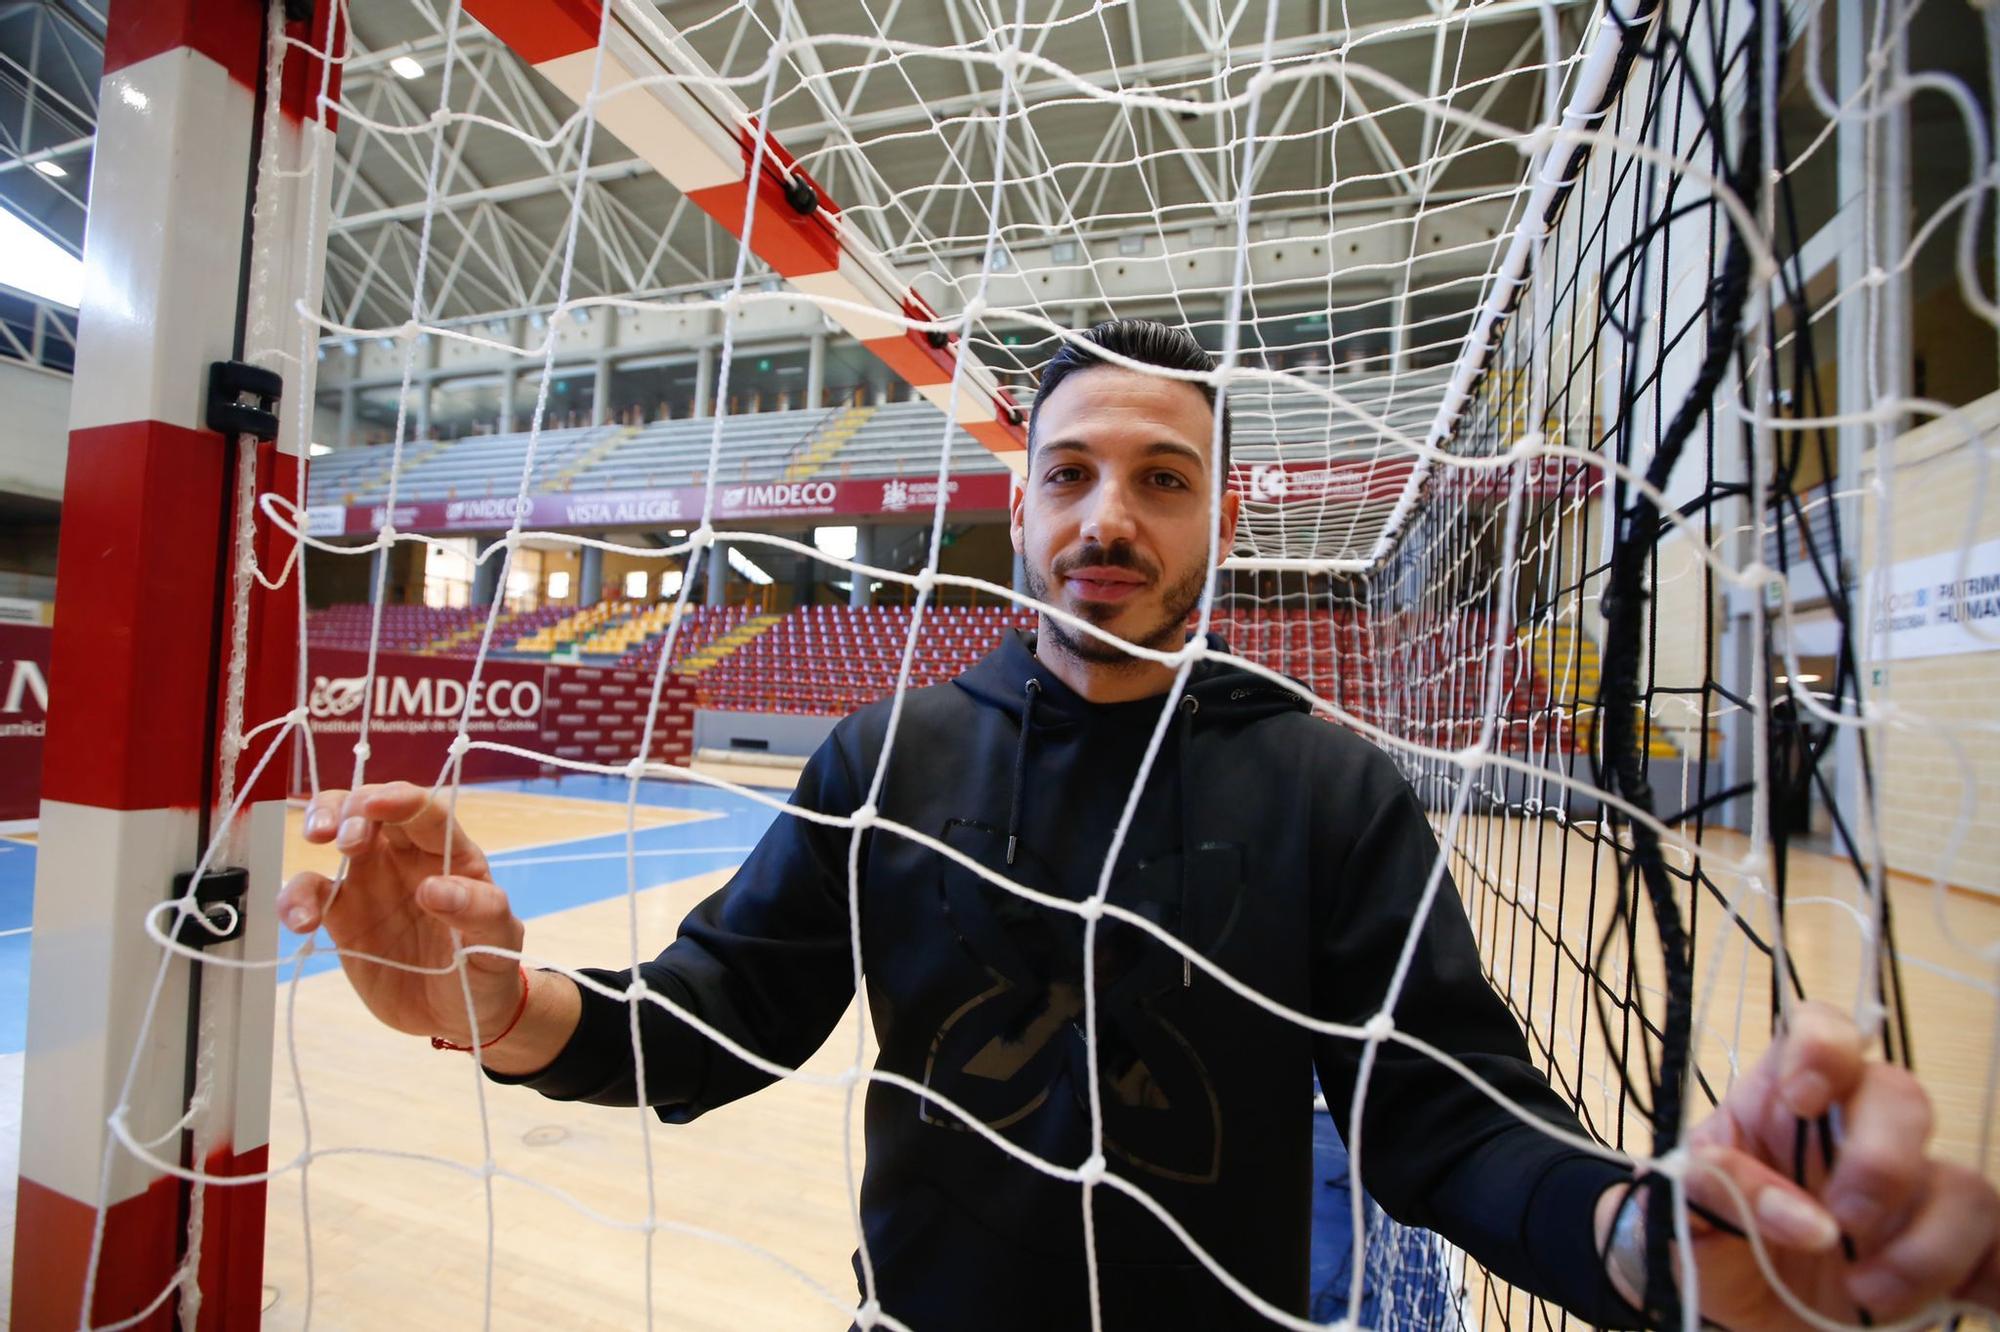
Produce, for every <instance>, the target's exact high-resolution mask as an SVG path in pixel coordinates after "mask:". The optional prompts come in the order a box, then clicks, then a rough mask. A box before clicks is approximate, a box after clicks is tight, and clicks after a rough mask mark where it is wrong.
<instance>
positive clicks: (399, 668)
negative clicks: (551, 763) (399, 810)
mask: <svg viewBox="0 0 2000 1332" xmlns="http://www.w3.org/2000/svg"><path fill="white" fill-rule="evenodd" d="M310 662H311V670H312V695H311V698H310V701H309V704H308V710H309V711H310V713H311V714H312V726H313V742H314V744H315V746H316V747H317V749H318V752H319V765H320V780H321V782H323V783H325V784H327V785H339V784H341V783H344V782H345V781H346V780H347V778H348V774H349V773H350V772H352V770H353V767H352V765H353V752H352V746H353V742H354V741H355V740H356V739H358V738H359V736H360V733H361V712H362V704H363V703H364V701H366V702H369V703H370V705H371V711H370V717H369V723H368V750H369V758H368V768H367V776H368V778H369V780H371V781H398V780H400V781H412V782H422V783H430V782H433V781H436V780H437V778H438V775H439V774H440V773H442V772H443V771H444V763H445V758H446V756H447V754H449V752H450V747H451V740H452V737H453V736H455V735H457V734H458V727H459V718H460V716H461V715H462V714H464V713H465V712H466V711H467V710H468V708H469V709H470V718H471V719H470V722H469V723H468V725H467V727H466V734H467V735H468V736H469V737H470V738H471V739H473V740H475V741H490V742H497V743H500V744H506V745H515V746H518V747H519V748H522V749H531V750H534V751H535V752H536V753H537V754H547V755H550V756H552V757H555V758H563V759H576V760H581V761H583V762H586V763H623V762H625V761H627V760H628V759H630V758H631V757H632V756H633V755H634V754H636V753H638V752H639V742H640V740H641V739H642V738H643V736H644V733H645V711H646V700H647V698H648V697H650V696H651V693H652V683H653V682H652V680H651V678H650V677H649V676H647V675H646V674H645V673H644V672H641V671H622V670H603V669H596V668H593V667H588V666H554V665H549V664H546V663H543V662H520V661H503V660H488V661H487V663H486V666H485V668H484V669H483V670H482V671H481V672H480V676H479V682H478V684H477V685H476V686H475V685H473V684H472V659H471V658H469V657H426V656H418V655H416V654H413V653H403V652H383V653H378V654H377V655H376V658H375V678H374V683H373V685H372V687H371V685H370V683H369V680H368V677H367V674H366V671H367V667H368V656H367V654H366V653H363V652H353V651H345V650H338V649H328V648H315V649H313V650H312V653H311V655H310ZM371 690H372V692H371ZM468 696H469V701H468ZM693 708H694V700H693V691H692V690H691V689H689V688H688V687H687V686H686V685H685V684H683V683H682V682H681V681H680V679H679V677H677V676H669V677H668V680H667V685H666V688H665V689H664V691H663V697H662V698H661V701H660V719H659V722H658V724H657V725H655V727H654V730H653V747H652V757H654V758H656V759H665V760H667V761H668V762H671V763H685V762H686V761H687V759H688V745H687V738H688V732H689V730H690V722H689V717H690V715H691V714H692V712H693ZM541 770H542V764H541V763H540V762H538V761H537V760H535V759H529V758H521V757H518V756H516V755H513V754H501V753H496V752H494V751H492V750H488V749H473V750H470V751H468V752H467V753H466V756H465V765H464V778H465V780H467V781H483V780H490V779H493V778H501V777H532V776H535V775H536V774H537V773H539V772H540V771H541Z"/></svg>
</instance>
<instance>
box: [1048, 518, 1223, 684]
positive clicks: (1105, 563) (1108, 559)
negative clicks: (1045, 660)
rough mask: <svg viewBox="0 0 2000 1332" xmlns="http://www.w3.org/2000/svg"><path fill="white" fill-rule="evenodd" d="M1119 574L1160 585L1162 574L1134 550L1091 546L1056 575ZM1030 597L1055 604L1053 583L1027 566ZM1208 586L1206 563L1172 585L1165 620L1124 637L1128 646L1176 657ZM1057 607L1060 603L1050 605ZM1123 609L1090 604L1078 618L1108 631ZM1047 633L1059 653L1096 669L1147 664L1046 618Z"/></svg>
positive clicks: (1163, 605) (1164, 601)
mask: <svg viewBox="0 0 2000 1332" xmlns="http://www.w3.org/2000/svg"><path fill="white" fill-rule="evenodd" d="M1091 568H1117V569H1130V570H1132V571H1133V572H1135V573H1139V574H1143V575H1145V576H1146V577H1148V578H1150V579H1151V580H1153V581H1154V582H1155V583H1158V582H1159V578H1160V571H1159V570H1158V569H1156V568H1154V567H1153V566H1152V564H1151V563H1150V562H1148V561H1146V560H1142V559H1141V558H1139V555H1138V553H1137V552H1135V551H1134V550H1133V549H1132V548H1131V547H1130V546H1129V545H1126V544H1124V543H1123V542H1120V543H1119V544H1117V545H1113V546H1108V547H1106V546H1087V547H1085V548H1084V550H1083V551H1082V552H1080V553H1078V554H1076V555H1070V556H1063V557H1060V558H1058V559H1056V560H1055V562H1054V563H1053V565H1052V566H1051V572H1052V573H1053V574H1056V575H1063V574H1069V573H1074V572H1075V571H1076V570H1078V569H1091ZM1026 573H1027V579H1026V581H1027V584H1028V594H1029V595H1030V596H1032V597H1033V598H1034V599H1035V600H1037V601H1042V602H1048V601H1049V580H1048V579H1047V578H1044V577H1043V576H1042V574H1041V572H1040V570H1038V569H1036V568H1035V567H1034V566H1033V565H1028V566H1027V570H1026ZM1207 584H1208V569H1207V567H1206V566H1205V565H1204V564H1203V563H1202V562H1200V561H1196V562H1195V564H1194V565H1193V566H1192V567H1191V568H1189V569H1188V570H1187V572H1186V573H1184V574H1182V575H1180V576H1179V577H1177V578H1175V579H1174V580H1173V581H1172V582H1171V583H1168V584H1166V585H1165V586H1164V587H1163V589H1162V591H1161V594H1160V618H1159V619H1158V620H1157V621H1155V622H1154V624H1153V627H1152V628H1151V629H1149V630H1147V631H1145V632H1143V633H1137V634H1120V635H1119V637H1120V638H1123V639H1124V640H1125V641H1126V642H1128V643H1132V644H1136V645H1137V646H1139V647H1143V648H1151V649H1153V650H1154V651H1157V652H1165V651H1170V650H1172V649H1175V648H1178V647H1180V645H1181V644H1182V643H1183V642H1185V641H1186V638H1187V621H1188V616H1189V615H1191V614H1192V613H1193V612H1194V608H1195V607H1196V606H1197V605H1198V604H1199V603H1200V601H1201V592H1202V589H1203V588H1204V587H1205V586H1207ZM1050 604H1054V603H1052V602H1051V603H1050ZM1124 609H1126V608H1125V607H1123V606H1117V605H1110V606H1107V605H1104V604H1102V603H1100V602H1088V601H1087V602H1084V603H1083V604H1082V605H1080V606H1078V607H1077V608H1076V610H1075V613H1076V614H1077V615H1079V616H1080V617H1082V618H1083V619H1086V620H1089V621H1090V622H1091V623H1092V624H1095V625H1099V626H1103V625H1104V624H1106V623H1107V622H1108V621H1110V620H1112V619H1114V618H1116V617H1117V615H1118V614H1119V612H1120V611H1122V610H1124ZM1042 628H1043V631H1044V632H1045V633H1046V634H1047V635H1048V637H1049V640H1050V641H1051V642H1052V643H1054V644H1055V645H1056V646H1057V647H1058V648H1061V649H1062V650H1063V651H1064V652H1067V653H1068V654H1069V655H1070V656H1072V657H1075V658H1077V659H1078V660H1079V661H1086V662H1089V663H1090V664H1091V665H1093V666H1129V667H1136V666H1140V665H1143V664H1145V663H1143V662H1141V661H1140V659H1139V658H1137V657H1134V656H1132V655H1131V654H1129V653H1127V652H1124V651H1122V650H1120V649H1119V648H1117V647H1115V646H1113V645H1112V644H1110V643H1107V642H1105V641H1104V640H1103V639H1101V638H1097V637H1094V636H1092V635H1090V634H1085V633H1080V632H1078V631H1077V630H1074V629H1072V628H1070V627H1069V626H1068V625H1066V624H1063V623H1062V622H1061V621H1059V620H1056V619H1053V618H1051V617H1047V616H1045V617H1043V621H1042Z"/></svg>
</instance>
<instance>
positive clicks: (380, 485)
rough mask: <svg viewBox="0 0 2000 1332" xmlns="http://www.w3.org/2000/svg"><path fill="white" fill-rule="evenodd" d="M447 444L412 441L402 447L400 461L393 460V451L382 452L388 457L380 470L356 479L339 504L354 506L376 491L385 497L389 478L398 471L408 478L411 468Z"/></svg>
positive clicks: (439, 441) (433, 441) (435, 440)
mask: <svg viewBox="0 0 2000 1332" xmlns="http://www.w3.org/2000/svg"><path fill="white" fill-rule="evenodd" d="M447 442H448V441H446V440H442V439H427V440H414V439H413V440H411V441H410V442H409V443H408V444H405V445H404V446H403V456H402V459H401V460H400V461H397V460H396V459H395V456H394V455H395V450H394V449H385V450H383V452H385V453H387V454H389V455H390V457H389V458H386V459H384V460H383V463H382V470H381V471H379V472H377V473H375V474H374V475H373V476H370V477H368V478H366V479H365V480H363V479H360V478H357V479H356V480H355V483H354V487H353V489H351V490H349V491H347V492H346V493H345V494H343V495H342V496H341V497H340V502H341V503H342V504H354V503H356V502H358V501H359V499H360V498H361V496H363V495H368V494H372V493H374V492H376V491H380V492H382V494H383V495H384V496H385V497H386V495H387V494H388V485H389V481H390V478H392V477H394V476H395V475H396V473H397V472H398V471H399V470H400V471H401V472H402V474H403V475H404V476H408V475H409V474H410V469H411V468H413V467H415V466H416V465H417V464H418V463H420V462H423V461H424V460H425V459H427V458H430V457H432V456H433V455H435V454H436V453H438V452H439V451H440V450H442V449H443V448H444V447H445V445H446V443H447Z"/></svg>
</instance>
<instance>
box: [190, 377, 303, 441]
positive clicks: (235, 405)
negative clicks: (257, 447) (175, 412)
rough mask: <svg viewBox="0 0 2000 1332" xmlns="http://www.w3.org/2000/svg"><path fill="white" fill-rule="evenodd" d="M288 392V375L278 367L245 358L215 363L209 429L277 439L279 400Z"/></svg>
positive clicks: (209, 392)
mask: <svg viewBox="0 0 2000 1332" xmlns="http://www.w3.org/2000/svg"><path fill="white" fill-rule="evenodd" d="M284 392H285V381H284V378H283V376H281V375H279V374H278V372H277V371H275V370H266V369H265V368H264V367H263V366H261V365H251V364H249V363H248V362H245V361H214V362H211V363H210V364H209V367H208V412H207V416H206V420H207V422H208V428H209V429H210V430H214V431H218V432H220V433H221V434H224V435H227V436H229V437H230V438H232V439H234V438H235V437H236V436H238V435H251V436H254V437H255V438H257V439H260V440H264V441H267V442H268V441H270V440H274V439H276V438H277V437H278V412H277V407H278V399H279V398H281V397H283V396H284ZM245 399H249V400H250V401H245Z"/></svg>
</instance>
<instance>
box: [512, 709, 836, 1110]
mask: <svg viewBox="0 0 2000 1332" xmlns="http://www.w3.org/2000/svg"><path fill="white" fill-rule="evenodd" d="M791 803H792V804H793V805H795V806H798V807H801V808H804V809H810V810H815V811H818V812H820V813H825V814H836V815H841V816H843V817H844V816H846V815H848V814H851V813H853V811H854V810H855V809H856V808H857V807H858V806H859V805H860V803H861V797H860V794H859V790H858V788H857V786H856V785H855V783H854V781H853V777H852V773H851V772H850V770H849V768H848V764H847V761H846V756H845V755H844V753H843V752H842V750H841V747H840V728H836V730H835V732H834V734H833V735H831V736H829V737H828V738H827V740H826V742H825V743H824V744H822V745H821V746H820V748H819V750H818V752H816V753H815V754H814V755H813V756H812V758H811V760H810V761H809V762H808V763H807V764H806V766H805V769H804V771H803V772H802V773H801V774H800V776H799V784H798V787H797V789H796V790H795V791H794V792H793V794H792V800H791ZM851 836H852V833H851V832H850V831H849V830H848V829H846V828H841V827H836V826H832V825H828V824H823V823H816V822H813V821H812V820H810V819H805V818H800V817H798V816H796V815H792V814H781V815H779V816H778V818H777V820H776V821H775V822H773V823H772V824H771V826H770V828H769V830H768V831H766V832H765V834H764V836H763V838H762V840H760V841H759V842H758V843H757V846H756V849H755V850H753V851H752V852H751V853H750V856H749V858H748V859H746V860H745V861H744V862H743V865H742V868H740V869H739V870H737V872H736V873H735V874H734V875H733V876H731V878H730V880H729V882H728V883H727V884H725V885H723V887H722V888H721V889H719V890H717V891H716V892H715V893H714V894H712V895H711V896H710V897H708V898H707V899H706V900H705V901H703V902H702V903H701V904H700V905H699V906H697V907H696V908H695V909H694V910H693V911H691V912H689V913H688V915H687V918H686V919H685V920H683V921H682V922H681V927H680V933H679V936H678V937H677V938H676V939H675V940H674V942H673V943H672V944H671V945H669V946H668V947H667V949H666V951H665V952H663V953H661V954H660V955H659V956H658V957H656V958H654V959H653V960H652V961H650V962H644V963H641V964H640V965H639V968H638V971H639V974H640V976H641V978H642V979H643V980H644V981H645V983H646V987H647V988H648V989H649V990H651V991H653V992H654V993H656V994H659V995H662V996H664V997H666V998H668V999H671V1000H672V1001H673V1002H674V1003H675V1004H677V1005H679V1006H680V1007H681V1008H683V1009H685V1010H687V1011H688V1012H691V1013H694V1014H695V1015H697V1016H698V1017H700V1018H701V1020H702V1021H703V1022H706V1023H707V1024H709V1025H710V1026H711V1027H713V1028H715V1029H716V1030H718V1031H720V1032H722V1033H723V1034H725V1035H727V1036H728V1037H729V1038H730V1039H731V1040H733V1041H735V1042H737V1043H738V1044H739V1045H741V1046H743V1047H744V1048H746V1049H748V1050H751V1051H754V1052H755V1053H757V1054H759V1055H761V1056H763V1057H764V1058H765V1059H769V1060H771V1061H773V1062H775V1063H779V1064H783V1065H785V1066H787V1067H796V1066H798V1065H799V1064H802V1063H804V1062H805V1061H806V1060H807V1059H808V1058H810V1057H811V1055H812V1054H813V1052H814V1051H815V1050H817V1049H819V1047H820V1045H821V1044H822V1043H823V1042H824V1041H825V1040H826V1037H827V1035H828V1034H829V1033H830V1032H831V1031H832V1030H833V1027H834V1024H835V1023H837V1022H839V1021H840V1016H841V1014H842V1013H844V1012H846V1011H847V1006H848V1004H849V1003H850V1002H851V1001H852V1000H853V998H854V973H853V962H852V955H851V953H850V952H849V932H848V923H847V922H848V911H847V851H848V841H849V838H850V837H851ZM583 974H584V975H586V976H590V977H593V978H595V979H596V980H598V981H600V982H602V983H603V984H604V985H606V986H609V987H611V988H613V989H614V990H621V991H622V990H623V989H624V988H625V987H626V986H627V985H629V984H630V983H631V970H630V969H629V968H628V969H625V970H602V969H596V968H586V969H584V971H583ZM582 994H583V1014H582V1017H581V1019H580V1020H579V1021H578V1023H577V1028H576V1033H575V1034H574V1035H573V1036H571V1037H570V1040H569V1043H568V1044H567V1045H565V1046H564V1047H563V1049H562V1051H561V1053H559V1054H558V1055H557V1056H556V1057H555V1059H554V1060H553V1061H552V1062H551V1063H550V1064H549V1066H548V1067H547V1068H545V1069H543V1070H542V1071H541V1072H540V1073H535V1074H529V1075H527V1076H525V1077H507V1076H502V1075H499V1074H494V1073H491V1072H489V1073H488V1074H487V1076H488V1077H490V1078H492V1079H493V1080H494V1081H496V1082H504V1083H515V1084H521V1083H524V1084H526V1085H527V1086H530V1087H533V1088H534V1089H535V1090H536V1091H539V1092H541V1093H542V1094H543V1095H544V1096H548V1097H552V1098H554V1099H555V1100H559V1101H590V1102H593V1103H595V1104H598V1105H639V1104H645V1105H650V1106H653V1107H654V1108H655V1109H656V1110H657V1111H658V1113H659V1115H660V1118H662V1119H664V1120H666V1121H667V1122H669V1123H684V1122H686V1121H688V1120H691V1119H693V1118H695V1117H696V1116H697V1115H700V1114H701V1113H702V1112H704V1111H707V1110H712V1109H714V1108H715V1107H716V1106H719V1105H725V1104H727V1103H728V1102H730V1101H733V1100H735V1099H737V1098H738V1097H740V1096H747V1095H748V1094H749V1093H751V1092H753V1091H756V1090H758V1089H760V1088H762V1087H765V1086H768V1085H769V1084H770V1083H772V1082H774V1081H776V1079H775V1078H773V1077H772V1076H771V1075H770V1074H768V1073H766V1072H764V1071H763V1070H761V1069H758V1068H756V1067H754V1066H752V1065H750V1064H748V1063H745V1062H744V1061H743V1060H741V1059H739V1058H737V1057H736V1056H735V1055H733V1054H731V1053H730V1052H729V1051H727V1050H725V1049H723V1048H722V1047H721V1046H719V1045H717V1044H716V1043H715V1042H713V1041H711V1040H710V1039H709V1038H708V1037H707V1036H705V1035H703V1034H702V1033H701V1032H699V1031H697V1030H695V1029H694V1028H693V1027H692V1026H690V1025H688V1024H687V1023H686V1022H684V1021H682V1020H681V1019H680V1018H679V1017H678V1016H676V1015H675V1014H673V1013H671V1012H669V1011H667V1010H666V1009H665V1008H662V1007H661V1006H660V1005H659V1004H657V1003H653V1002H650V1001H649V1002H642V1003H640V1004H639V1006H638V1015H639V1021H638V1028H639V1029H638V1039H637V1041H636V1042H635V1041H634V1040H633V1035H632V1010H631V1008H630V1007H629V1006H628V1005H627V1004H626V1002H625V1001H624V1000H622V999H617V998H611V997H609V996H606V995H603V994H599V993H597V992H596V991H594V990H590V989H583V991H582ZM641 1058H643V1067H644V1080H643V1081H644V1085H643V1088H642V1086H641V1077H640V1068H641Z"/></svg>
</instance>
